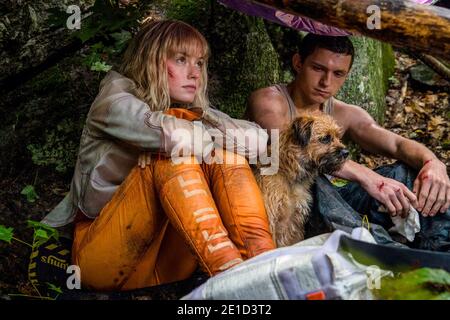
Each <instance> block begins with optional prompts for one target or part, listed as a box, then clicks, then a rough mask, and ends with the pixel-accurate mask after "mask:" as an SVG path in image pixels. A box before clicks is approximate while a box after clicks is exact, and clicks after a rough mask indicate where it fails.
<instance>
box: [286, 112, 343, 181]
mask: <svg viewBox="0 0 450 320" xmlns="http://www.w3.org/2000/svg"><path fill="white" fill-rule="evenodd" d="M289 130H290V131H291V132H290V133H291V139H292V140H291V141H292V142H293V143H294V144H297V147H298V150H297V152H298V154H299V155H302V156H301V158H299V160H300V159H302V161H305V160H308V162H309V163H308V165H309V166H312V167H315V168H317V170H318V171H319V172H320V173H329V174H330V173H333V172H334V171H336V170H339V169H340V167H341V166H342V165H343V163H344V162H345V160H346V159H347V157H348V154H349V152H348V150H347V149H345V146H344V145H343V144H342V143H341V141H340V133H341V129H340V127H339V126H338V125H337V123H336V122H335V121H334V120H333V118H332V117H331V116H328V115H325V114H320V115H303V116H300V117H298V118H296V119H295V120H294V121H293V122H292V124H291V126H290V128H289ZM305 156H306V157H305ZM305 158H306V159H305Z"/></svg>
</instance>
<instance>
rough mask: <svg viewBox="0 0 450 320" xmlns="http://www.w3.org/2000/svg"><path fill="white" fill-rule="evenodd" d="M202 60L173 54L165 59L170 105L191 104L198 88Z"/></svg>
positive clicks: (177, 53)
mask: <svg viewBox="0 0 450 320" xmlns="http://www.w3.org/2000/svg"><path fill="white" fill-rule="evenodd" d="M203 64H204V59H203V58H202V57H201V56H199V55H195V54H187V53H186V52H175V54H173V55H172V56H171V57H169V58H168V59H167V74H168V81H169V94H170V99H171V103H174V102H175V103H192V102H193V101H194V98H195V95H196V93H197V91H198V90H199V88H200V84H201V76H202V69H203Z"/></svg>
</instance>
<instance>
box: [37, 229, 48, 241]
mask: <svg viewBox="0 0 450 320" xmlns="http://www.w3.org/2000/svg"><path fill="white" fill-rule="evenodd" d="M34 234H35V235H36V237H37V238H43V239H45V240H48V238H49V236H48V234H47V232H46V231H45V230H44V229H38V230H36V232H35V233H34Z"/></svg>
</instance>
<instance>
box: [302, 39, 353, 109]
mask: <svg viewBox="0 0 450 320" xmlns="http://www.w3.org/2000/svg"><path fill="white" fill-rule="evenodd" d="M350 63H351V55H343V54H340V53H335V52H332V51H330V50H327V49H322V48H316V49H315V50H314V52H313V53H312V54H310V55H309V56H307V57H306V59H305V61H304V62H303V63H302V62H301V59H300V56H299V55H298V54H296V55H294V57H293V64H294V69H295V70H296V71H297V76H296V81H295V82H296V89H297V90H300V92H301V94H302V96H303V98H304V99H305V102H306V103H308V104H315V103H320V104H321V103H323V102H325V101H326V100H328V99H329V98H330V97H331V96H334V95H335V94H336V93H337V92H338V91H339V89H340V88H341V87H342V85H343V84H344V82H345V80H346V79H347V75H348V72H349V71H350V70H349V69H350Z"/></svg>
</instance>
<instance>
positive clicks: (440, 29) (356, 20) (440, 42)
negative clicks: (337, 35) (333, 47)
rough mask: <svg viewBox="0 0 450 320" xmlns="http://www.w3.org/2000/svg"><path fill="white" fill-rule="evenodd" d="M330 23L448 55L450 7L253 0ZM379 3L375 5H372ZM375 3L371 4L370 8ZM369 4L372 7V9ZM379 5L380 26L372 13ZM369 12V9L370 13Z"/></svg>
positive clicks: (394, 0) (359, 0) (393, 0)
mask: <svg viewBox="0 0 450 320" xmlns="http://www.w3.org/2000/svg"><path fill="white" fill-rule="evenodd" d="M252 2H255V3H260V4H264V5H268V6H270V7H273V8H276V9H279V10H282V11H284V12H288V13H292V14H295V15H300V16H305V17H308V18H311V19H314V20H317V21H320V22H322V23H325V24H327V25H330V26H334V27H338V28H341V29H345V30H348V31H351V32H356V33H359V34H362V35H364V36H367V37H370V38H374V39H378V40H381V41H384V42H388V43H391V44H392V45H394V46H399V47H407V48H409V49H410V50H413V51H414V50H417V51H421V52H425V53H428V54H431V55H434V56H438V57H441V58H444V59H448V57H449V56H450V10H449V9H446V8H443V7H437V6H425V5H419V4H416V3H414V2H410V1H406V0H389V1H386V0H283V1H280V0H252ZM374 5H375V6H376V7H371V6H374ZM369 7H371V8H369ZM368 8H369V10H368ZM377 8H379V17H380V24H379V28H375V29H369V26H368V25H370V26H372V25H373V24H371V22H372V21H373V20H371V19H372V17H374V15H376V14H377V13H376V11H373V9H375V10H377ZM368 12H369V13H368Z"/></svg>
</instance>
